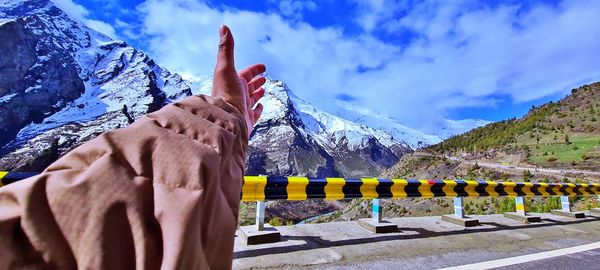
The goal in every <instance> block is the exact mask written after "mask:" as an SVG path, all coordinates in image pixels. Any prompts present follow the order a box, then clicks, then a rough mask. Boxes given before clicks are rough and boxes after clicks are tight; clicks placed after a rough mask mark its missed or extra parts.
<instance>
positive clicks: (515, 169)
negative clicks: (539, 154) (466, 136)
mask: <svg viewBox="0 0 600 270" xmlns="http://www.w3.org/2000/svg"><path fill="white" fill-rule="evenodd" d="M415 155H419V156H431V157H445V158H447V159H449V160H452V161H457V162H463V163H466V164H470V165H475V163H477V164H478V165H479V166H481V167H484V168H490V169H496V170H503V171H507V172H511V173H516V174H520V173H523V171H525V170H529V171H530V172H532V173H543V174H548V175H552V176H556V177H560V178H562V177H566V176H568V175H571V176H584V177H586V176H587V177H594V178H600V171H585V170H573V169H557V168H544V167H536V166H511V165H503V164H501V163H493V162H485V161H477V160H465V159H462V158H459V157H455V156H448V155H446V156H441V155H435V154H430V153H426V152H415Z"/></svg>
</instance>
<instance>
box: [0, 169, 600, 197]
mask: <svg viewBox="0 0 600 270" xmlns="http://www.w3.org/2000/svg"><path fill="white" fill-rule="evenodd" d="M36 174H37V173H30V172H5V171H0V185H2V184H4V185H7V184H10V183H12V182H15V181H18V180H21V179H24V178H27V177H31V176H34V175H36ZM577 195H580V196H589V195H600V184H572V183H514V182H491V181H462V180H411V179H408V180H406V179H383V178H307V177H271V176H245V177H244V184H243V186H242V194H241V199H242V201H246V202H249V201H275V200H288V201H301V200H319V199H325V200H341V199H355V198H362V199H384V198H434V197H449V198H455V197H535V196H541V197H548V196H577Z"/></svg>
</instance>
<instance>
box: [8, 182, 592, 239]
mask: <svg viewBox="0 0 600 270" xmlns="http://www.w3.org/2000/svg"><path fill="white" fill-rule="evenodd" d="M36 174H37V173H27V172H3V171H0V186H2V185H7V184H10V183H12V182H15V181H19V180H21V179H24V178H27V177H30V176H34V175H36ZM592 195H594V196H597V195H600V184H572V183H529V182H526V183H515V182H491V181H463V180H441V181H440V180H411V179H408V180H407V179H383V178H307V177H271V176H245V177H244V184H243V185H242V193H241V200H242V201H245V202H254V201H256V202H257V211H256V225H255V226H256V227H255V228H254V229H248V228H241V231H242V235H243V237H245V239H246V241H247V243H251V242H252V243H263V242H268V241H278V239H279V232H277V230H274V228H268V229H267V228H266V227H265V224H264V218H265V207H266V205H265V201H277V200H287V201H301V200H341V199H355V198H362V199H373V204H372V220H367V221H365V220H360V221H359V224H361V226H363V227H365V228H367V229H369V230H371V231H373V232H393V231H396V230H397V227H396V226H395V225H394V224H392V223H389V222H385V221H383V218H382V216H383V212H382V207H381V205H380V201H379V199H385V198H434V197H448V198H454V210H455V213H454V215H446V216H443V217H442V220H445V221H449V222H453V223H456V224H459V225H462V226H465V227H468V226H477V225H479V221H478V220H476V219H471V218H468V217H466V213H465V209H464V198H465V197H514V198H515V206H516V207H515V208H516V209H515V210H516V212H515V213H505V216H506V217H509V218H514V219H518V220H523V221H526V222H539V220H540V219H539V217H535V216H531V215H528V214H527V212H526V209H525V203H524V197H535V196H538V197H549V196H561V202H562V208H561V209H562V210H553V213H554V214H559V215H566V216H570V217H576V218H580V217H585V215H584V214H583V213H582V212H572V211H571V205H570V200H569V196H592ZM599 198H600V197H599ZM507 214H508V215H507Z"/></svg>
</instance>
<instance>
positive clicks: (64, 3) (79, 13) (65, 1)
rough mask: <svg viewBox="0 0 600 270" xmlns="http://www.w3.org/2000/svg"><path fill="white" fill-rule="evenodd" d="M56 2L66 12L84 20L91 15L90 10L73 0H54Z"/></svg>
mask: <svg viewBox="0 0 600 270" xmlns="http://www.w3.org/2000/svg"><path fill="white" fill-rule="evenodd" d="M52 2H54V4H55V5H56V6H57V7H58V8H60V9H62V11H64V12H65V13H67V14H68V15H69V16H71V17H72V18H74V19H77V20H83V19H85V17H86V16H88V15H89V11H88V10H87V9H85V8H84V7H83V6H81V5H78V4H76V3H74V2H73V1H72V0H52Z"/></svg>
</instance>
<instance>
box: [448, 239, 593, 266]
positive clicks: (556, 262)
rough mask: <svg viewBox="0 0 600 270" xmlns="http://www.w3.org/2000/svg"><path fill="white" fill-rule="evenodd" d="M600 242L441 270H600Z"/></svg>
mask: <svg viewBox="0 0 600 270" xmlns="http://www.w3.org/2000/svg"><path fill="white" fill-rule="evenodd" d="M599 262H600V242H596V243H591V244H587V245H581V246H575V247H569V248H563V249H557V250H552V251H546V252H540V253H534V254H528V255H523V256H517V257H510V258H504V259H499V260H493V261H485V262H480V263H475V264H469V265H461V266H455V267H449V268H444V269H440V270H484V269H496V270H525V269H598V266H597V265H598V263H599Z"/></svg>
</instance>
